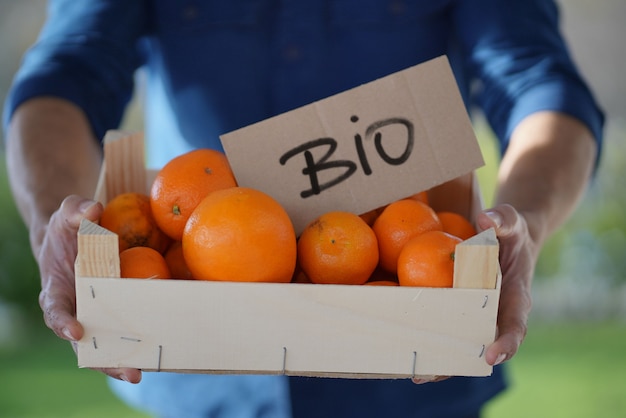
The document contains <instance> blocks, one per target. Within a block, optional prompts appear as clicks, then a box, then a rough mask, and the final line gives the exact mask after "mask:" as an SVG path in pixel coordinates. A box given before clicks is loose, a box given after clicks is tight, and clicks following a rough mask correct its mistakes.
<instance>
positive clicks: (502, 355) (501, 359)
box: [493, 353, 506, 366]
mask: <svg viewBox="0 0 626 418" xmlns="http://www.w3.org/2000/svg"><path fill="white" fill-rule="evenodd" d="M505 358H506V354H504V353H500V355H499V356H498V358H497V359H496V362H495V363H493V365H494V366H497V365H498V364H500V363H502V362H503V361H504V359H505Z"/></svg>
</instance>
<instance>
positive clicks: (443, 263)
mask: <svg viewBox="0 0 626 418" xmlns="http://www.w3.org/2000/svg"><path fill="white" fill-rule="evenodd" d="M460 242H461V239H460V238H458V237H455V236H453V235H450V234H448V233H446V232H443V231H429V232H425V233H423V234H420V235H418V236H416V237H413V238H412V239H411V240H409V242H407V243H406V245H405V246H404V248H403V249H402V251H401V252H400V256H399V258H398V280H399V282H400V286H424V287H452V282H453V278H454V253H455V251H456V245H457V244H458V243H460Z"/></svg>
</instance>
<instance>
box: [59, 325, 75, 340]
mask: <svg viewBox="0 0 626 418" xmlns="http://www.w3.org/2000/svg"><path fill="white" fill-rule="evenodd" d="M61 333H62V334H63V335H64V336H65V338H67V339H68V340H70V341H74V340H75V339H76V338H74V336H73V335H72V333H71V332H70V329H69V328H63V329H62V330H61Z"/></svg>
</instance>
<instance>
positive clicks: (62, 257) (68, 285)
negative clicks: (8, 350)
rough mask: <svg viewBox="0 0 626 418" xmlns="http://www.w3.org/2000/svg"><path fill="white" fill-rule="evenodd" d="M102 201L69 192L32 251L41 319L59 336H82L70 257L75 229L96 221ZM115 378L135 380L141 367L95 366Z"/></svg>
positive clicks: (74, 245) (72, 257)
mask: <svg viewBox="0 0 626 418" xmlns="http://www.w3.org/2000/svg"><path fill="white" fill-rule="evenodd" d="M101 214H102V205H101V204H99V203H98V202H95V201H93V200H88V199H83V198H81V197H78V196H76V195H73V196H69V197H67V198H66V199H65V200H63V203H62V204H61V206H60V208H59V209H58V210H57V211H56V212H54V214H53V215H52V217H51V218H50V222H49V224H48V226H47V228H46V230H45V235H44V238H43V243H42V246H41V248H40V250H39V252H38V254H35V256H36V259H37V262H38V264H39V269H40V274H41V289H42V290H41V293H40V294H39V304H40V306H41V309H42V310H43V314H44V320H45V322H46V325H47V326H48V328H50V329H51V330H52V331H54V333H55V334H56V335H58V336H59V337H60V338H63V339H65V340H68V341H70V342H72V343H73V344H72V345H73V346H74V347H75V344H74V343H75V342H76V341H78V340H80V339H81V338H82V337H83V333H84V331H83V327H82V325H81V324H80V323H79V322H78V321H77V320H76V290H75V275H74V261H75V259H76V254H77V251H78V249H77V233H78V228H79V226H80V222H81V220H82V219H83V218H86V219H89V220H92V221H94V222H95V221H97V220H98V219H99V218H100V215H101ZM98 370H100V371H102V372H103V373H105V374H107V375H109V376H111V377H114V378H116V379H120V380H125V381H127V382H132V383H138V382H139V381H140V380H141V371H140V370H137V369H127V368H117V369H114V368H109V369H98Z"/></svg>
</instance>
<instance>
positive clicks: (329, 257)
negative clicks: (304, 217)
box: [298, 211, 378, 285]
mask: <svg viewBox="0 0 626 418" xmlns="http://www.w3.org/2000/svg"><path fill="white" fill-rule="evenodd" d="M298 262H299V264H300V267H301V268H302V271H304V273H305V274H306V276H307V277H308V278H309V279H310V280H311V282H313V283H317V284H352V285H358V284H363V283H365V282H366V281H367V279H368V278H369V277H370V275H371V274H372V272H373V271H374V269H375V268H376V266H377V264H378V244H377V241H376V235H375V234H374V231H372V229H371V228H370V226H369V225H367V223H365V221H364V220H363V219H362V218H361V217H359V216H358V215H355V214H353V213H350V212H343V211H333V212H328V213H325V214H323V215H321V216H319V217H318V218H317V219H315V220H314V221H313V222H311V223H310V224H309V225H307V226H306V228H305V229H304V231H302V234H301V235H300V238H299V239H298Z"/></svg>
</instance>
